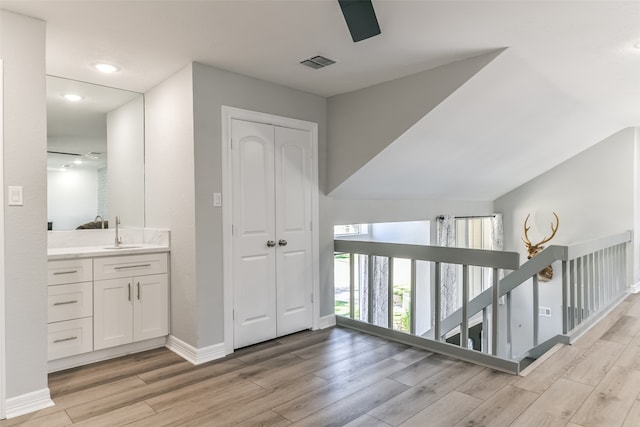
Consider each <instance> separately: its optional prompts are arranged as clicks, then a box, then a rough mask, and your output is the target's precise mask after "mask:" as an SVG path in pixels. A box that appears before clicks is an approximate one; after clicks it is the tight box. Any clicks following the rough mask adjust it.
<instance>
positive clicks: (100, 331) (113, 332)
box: [93, 278, 133, 350]
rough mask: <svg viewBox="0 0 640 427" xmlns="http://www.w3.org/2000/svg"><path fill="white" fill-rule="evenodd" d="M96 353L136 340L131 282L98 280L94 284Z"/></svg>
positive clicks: (94, 337)
mask: <svg viewBox="0 0 640 427" xmlns="http://www.w3.org/2000/svg"><path fill="white" fill-rule="evenodd" d="M93 289H94V290H93V322H94V325H93V327H94V335H93V339H94V345H93V347H94V350H100V349H103V348H108V347H113V346H116V345H121V344H127V343H130V342H131V341H132V340H133V328H132V322H133V310H132V300H133V289H132V283H131V279H130V278H129V279H126V278H125V279H110V280H96V281H95V282H94V284H93Z"/></svg>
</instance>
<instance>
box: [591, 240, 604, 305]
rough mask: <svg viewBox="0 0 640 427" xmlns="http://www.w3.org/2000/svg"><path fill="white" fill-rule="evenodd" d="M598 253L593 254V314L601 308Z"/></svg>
mask: <svg viewBox="0 0 640 427" xmlns="http://www.w3.org/2000/svg"><path fill="white" fill-rule="evenodd" d="M600 256H601V254H600V251H596V252H594V253H593V303H594V308H593V310H594V312H596V311H598V309H600V307H602V292H601V291H600V285H601V282H600Z"/></svg>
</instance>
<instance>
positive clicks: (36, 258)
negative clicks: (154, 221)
mask: <svg viewBox="0 0 640 427" xmlns="http://www.w3.org/2000/svg"><path fill="white" fill-rule="evenodd" d="M0 58H2V59H3V61H4V98H3V100H2V101H3V103H4V165H3V167H4V184H5V185H7V186H8V185H18V186H22V187H23V191H24V206H7V205H5V206H4V207H3V208H4V210H5V221H4V224H3V227H4V232H5V271H4V272H3V274H4V275H5V307H4V309H5V319H6V373H7V376H6V385H7V397H8V398H12V397H16V396H20V395H23V394H26V393H30V392H34V391H39V390H42V389H46V387H47V334H46V333H47V287H46V283H47V275H46V271H47V227H46V223H47V205H46V200H47V176H46V170H47V162H46V152H47V125H46V117H47V115H46V97H45V23H44V22H43V21H40V20H36V19H32V18H28V17H25V16H22V15H17V14H14V13H11V12H7V11H0Z"/></svg>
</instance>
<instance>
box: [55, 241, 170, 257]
mask: <svg viewBox="0 0 640 427" xmlns="http://www.w3.org/2000/svg"><path fill="white" fill-rule="evenodd" d="M158 252H170V249H169V246H162V245H151V244H144V243H140V244H137V243H132V244H124V245H122V246H121V247H120V248H118V249H109V246H108V245H105V246H80V247H75V248H73V247H69V248H49V249H48V250H47V253H48V258H49V260H55V259H68V258H92V257H103V256H118V255H135V254H148V253H158Z"/></svg>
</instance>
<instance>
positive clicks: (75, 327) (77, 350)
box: [47, 317, 93, 360]
mask: <svg viewBox="0 0 640 427" xmlns="http://www.w3.org/2000/svg"><path fill="white" fill-rule="evenodd" d="M47 343H48V346H47V348H48V360H53V359H60V358H61V357H68V356H73V355H75V354H81V353H87V352H89V351H93V319H92V318H91V317H86V318H84V319H76V320H67V321H65V322H57V323H50V324H49V325H48V334H47Z"/></svg>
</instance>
